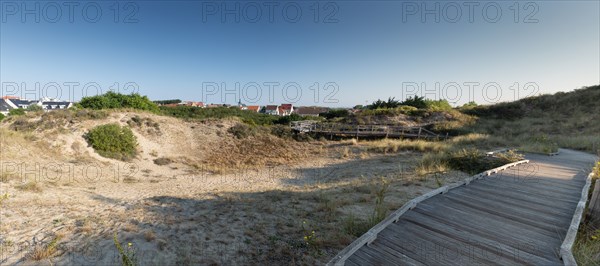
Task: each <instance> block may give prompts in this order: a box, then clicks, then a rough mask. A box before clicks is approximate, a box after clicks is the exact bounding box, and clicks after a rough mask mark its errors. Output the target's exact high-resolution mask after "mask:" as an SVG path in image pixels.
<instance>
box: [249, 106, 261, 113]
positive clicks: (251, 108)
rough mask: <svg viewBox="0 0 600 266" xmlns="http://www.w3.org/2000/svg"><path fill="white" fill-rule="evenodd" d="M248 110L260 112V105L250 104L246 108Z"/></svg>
mask: <svg viewBox="0 0 600 266" xmlns="http://www.w3.org/2000/svg"><path fill="white" fill-rule="evenodd" d="M246 109H247V110H248V111H252V112H256V113H258V112H260V105H248V106H247V108H246Z"/></svg>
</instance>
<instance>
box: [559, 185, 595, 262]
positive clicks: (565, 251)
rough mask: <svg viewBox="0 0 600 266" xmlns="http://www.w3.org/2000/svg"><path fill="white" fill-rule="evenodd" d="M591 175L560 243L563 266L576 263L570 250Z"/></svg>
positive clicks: (583, 208) (583, 206) (581, 216)
mask: <svg viewBox="0 0 600 266" xmlns="http://www.w3.org/2000/svg"><path fill="white" fill-rule="evenodd" d="M593 175H594V174H593V173H589V174H588V177H587V179H586V180H585V186H583V189H582V190H581V198H580V199H579V202H578V203H577V209H575V213H573V219H572V220H571V225H569V230H568V231H567V235H566V236H565V240H564V241H563V242H562V245H560V258H561V259H562V260H563V263H564V265H565V266H577V261H575V257H574V256H573V251H572V249H573V244H574V243H575V239H576V238H577V232H578V231H579V224H580V223H581V218H583V212H584V211H585V205H586V204H587V200H588V192H589V190H590V186H591V184H592V176H593Z"/></svg>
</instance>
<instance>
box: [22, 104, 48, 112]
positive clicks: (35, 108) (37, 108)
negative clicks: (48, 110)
mask: <svg viewBox="0 0 600 266" xmlns="http://www.w3.org/2000/svg"><path fill="white" fill-rule="evenodd" d="M26 110H27V112H38V111H43V110H44V108H42V107H41V106H39V105H37V104H32V105H30V106H27V109H26Z"/></svg>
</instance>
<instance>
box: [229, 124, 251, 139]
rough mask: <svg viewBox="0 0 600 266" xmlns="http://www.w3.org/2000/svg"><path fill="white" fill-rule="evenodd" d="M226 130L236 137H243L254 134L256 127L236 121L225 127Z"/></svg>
mask: <svg viewBox="0 0 600 266" xmlns="http://www.w3.org/2000/svg"><path fill="white" fill-rule="evenodd" d="M227 132H229V133H231V134H233V135H234V136H235V137H236V138H238V139H245V138H247V137H249V136H252V135H254V134H255V133H256V129H255V128H254V127H252V126H249V125H246V124H242V123H238V124H236V125H234V126H232V127H230V128H229V129H227Z"/></svg>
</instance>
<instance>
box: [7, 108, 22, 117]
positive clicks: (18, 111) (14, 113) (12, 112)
mask: <svg viewBox="0 0 600 266" xmlns="http://www.w3.org/2000/svg"><path fill="white" fill-rule="evenodd" d="M24 114H25V110H23V109H21V108H15V109H10V111H8V115H10V116H18V115H24Z"/></svg>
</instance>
